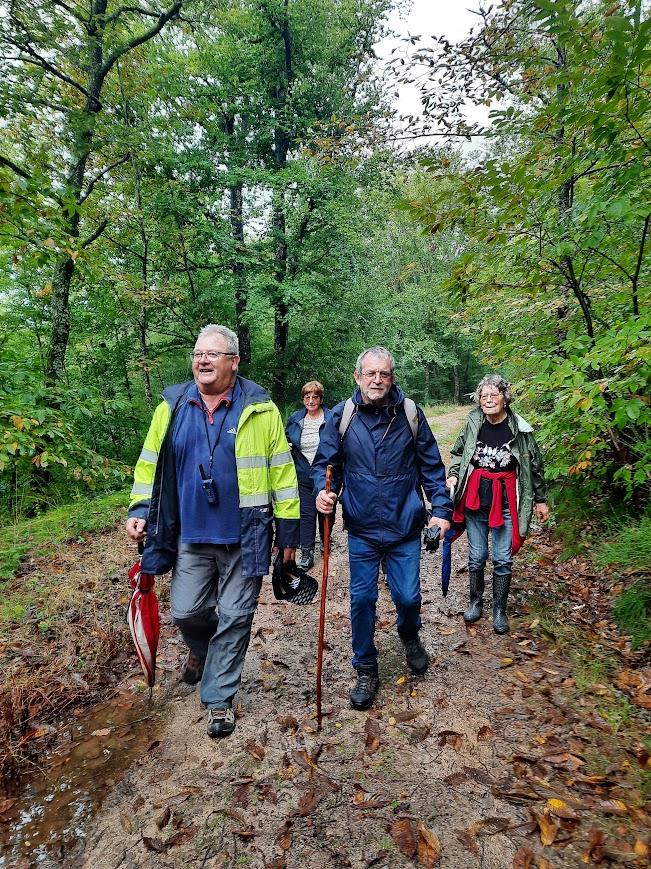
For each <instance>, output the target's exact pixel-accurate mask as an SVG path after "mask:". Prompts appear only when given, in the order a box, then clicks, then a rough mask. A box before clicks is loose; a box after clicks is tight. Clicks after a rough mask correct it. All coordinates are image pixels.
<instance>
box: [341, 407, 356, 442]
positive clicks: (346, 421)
mask: <svg viewBox="0 0 651 869" xmlns="http://www.w3.org/2000/svg"><path fill="white" fill-rule="evenodd" d="M356 413H357V405H356V404H355V402H354V401H353V400H352V398H347V399H346V403H345V404H344V412H343V413H342V415H341V421H340V422H339V434H340V436H341V439H342V441H343V439H344V438H345V437H346V432H347V431H348V426H349V425H350V422H351V420H352V418H353V417H354V416H355V414H356Z"/></svg>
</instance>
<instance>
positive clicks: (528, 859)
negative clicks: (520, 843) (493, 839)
mask: <svg viewBox="0 0 651 869" xmlns="http://www.w3.org/2000/svg"><path fill="white" fill-rule="evenodd" d="M532 866H533V851H532V850H531V848H529V846H528V845H525V846H524V848H520V850H519V851H517V852H516V853H515V854H514V856H513V869H531V867H532Z"/></svg>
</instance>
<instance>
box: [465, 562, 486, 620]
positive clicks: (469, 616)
mask: <svg viewBox="0 0 651 869" xmlns="http://www.w3.org/2000/svg"><path fill="white" fill-rule="evenodd" d="M468 576H469V577H470V606H469V607H468V609H467V610H466V611H465V613H464V614H463V618H464V620H465V621H467V622H469V623H470V624H472V623H473V622H476V621H479V619H480V618H481V614H482V612H483V610H484V571H483V569H482V570H470V571H468Z"/></svg>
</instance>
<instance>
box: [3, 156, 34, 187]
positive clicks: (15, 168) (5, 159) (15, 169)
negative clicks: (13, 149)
mask: <svg viewBox="0 0 651 869" xmlns="http://www.w3.org/2000/svg"><path fill="white" fill-rule="evenodd" d="M0 166H6V167H7V169H11V171H12V172H15V173H16V175H20V177H21V178H24V179H25V180H26V181H29V180H30V179H31V177H32V176H31V175H30V174H29V172H26V171H25V170H24V169H21V168H20V166H17V165H16V163H14V162H13V160H10V159H9V158H8V157H3V156H2V154H0Z"/></svg>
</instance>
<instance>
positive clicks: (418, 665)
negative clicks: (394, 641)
mask: <svg viewBox="0 0 651 869" xmlns="http://www.w3.org/2000/svg"><path fill="white" fill-rule="evenodd" d="M402 642H403V645H404V647H405V658H406V659H407V663H408V664H409V669H410V670H411V672H412V673H415V674H416V675H417V676H422V675H423V673H424V672H425V671H426V670H427V668H428V667H429V655H428V654H427V652H426V651H425V649H424V648H423V644H422V643H421V641H420V639H419V638H418V634H416V636H415V637H413V638H412V639H411V640H403V641H402Z"/></svg>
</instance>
